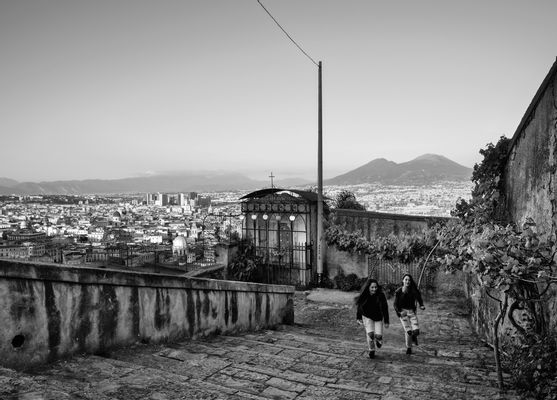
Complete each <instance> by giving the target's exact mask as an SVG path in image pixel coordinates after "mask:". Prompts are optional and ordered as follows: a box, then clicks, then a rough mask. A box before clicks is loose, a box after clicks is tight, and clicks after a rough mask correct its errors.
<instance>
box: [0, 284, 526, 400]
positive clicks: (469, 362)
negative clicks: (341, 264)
mask: <svg viewBox="0 0 557 400" xmlns="http://www.w3.org/2000/svg"><path fill="white" fill-rule="evenodd" d="M353 296H354V293H350V294H346V293H342V292H337V291H333V290H330V291H327V290H323V289H321V290H317V291H314V292H311V293H310V294H309V296H307V298H306V297H305V296H304V294H303V293H302V292H297V294H296V299H295V313H296V324H295V325H293V326H281V327H279V328H278V329H277V330H268V331H262V332H258V333H250V334H244V335H238V336H216V337H212V338H208V339H197V340H191V341H185V342H182V343H176V344H167V345H146V344H137V345H135V346H133V347H130V348H126V349H120V350H116V351H114V352H112V353H111V354H104V355H103V356H92V355H84V356H80V357H73V358H71V359H68V360H63V361H59V362H57V363H54V364H51V365H48V366H45V367H41V368H38V369H36V370H34V371H28V372H25V373H24V372H16V371H14V370H9V369H2V368H0V399H6V400H8V399H18V400H39V399H41V400H43V399H95V400H96V399H99V400H102V399H126V400H127V399H152V400H166V399H297V400H302V399H380V400H396V399H434V400H435V399H439V400H440V399H514V398H516V396H514V394H512V393H505V394H503V395H500V394H499V392H498V390H497V382H496V374H495V368H494V362H493V354H492V351H491V350H490V349H489V348H486V347H484V346H482V344H481V342H480V341H479V340H478V338H477V337H476V336H475V335H474V334H473V333H472V330H471V328H470V325H469V323H468V321H467V319H466V313H465V310H463V309H462V306H461V305H462V301H461V300H458V299H443V300H432V301H429V302H428V301H426V307H427V309H426V311H424V312H421V313H420V314H419V318H420V324H421V327H420V328H421V331H422V332H423V334H422V335H421V336H420V345H419V347H415V348H414V349H415V354H413V355H411V356H408V355H406V354H405V353H404V350H405V349H404V336H403V330H402V327H401V326H400V322H399V321H398V320H396V316H395V315H394V312H391V310H392V305H390V309H389V311H390V312H391V320H392V321H391V326H390V328H389V329H387V330H386V331H385V335H384V336H385V341H384V345H383V347H382V348H381V349H380V350H379V351H378V353H377V358H375V359H374V360H370V359H369V358H368V357H367V350H366V344H365V334H364V331H363V328H362V327H360V326H359V325H357V324H356V322H355V310H354V308H353V306H352V304H351V301H352V298H353Z"/></svg>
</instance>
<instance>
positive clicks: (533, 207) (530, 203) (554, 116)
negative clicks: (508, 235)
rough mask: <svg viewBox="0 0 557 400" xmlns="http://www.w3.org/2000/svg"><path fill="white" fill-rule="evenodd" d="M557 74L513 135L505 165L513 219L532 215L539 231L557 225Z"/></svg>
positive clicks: (548, 80)
mask: <svg viewBox="0 0 557 400" xmlns="http://www.w3.org/2000/svg"><path fill="white" fill-rule="evenodd" d="M556 85H557V74H556V71H555V66H554V67H553V68H552V71H551V72H550V74H549V75H548V77H547V78H546V80H545V81H544V82H543V84H542V86H541V87H540V89H539V90H538V93H537V94H536V96H535V97H534V100H532V103H531V104H530V107H529V108H528V110H527V112H526V114H525V115H524V118H523V119H522V121H521V123H520V125H519V127H518V129H517V131H516V133H515V134H514V136H513V138H512V144H511V150H510V153H509V157H508V161H507V164H506V168H505V196H506V206H507V207H506V208H507V212H508V213H509V217H510V219H511V220H512V221H514V222H516V223H518V224H522V223H523V222H524V221H525V220H526V218H528V217H530V218H532V219H533V220H534V221H535V222H536V224H537V228H538V231H539V232H541V233H543V234H544V235H546V236H547V235H552V234H555V232H556V227H557V204H556V203H555V200H556V194H557V192H556V189H557V185H556V179H557V174H556V171H557V98H556V93H555V92H556Z"/></svg>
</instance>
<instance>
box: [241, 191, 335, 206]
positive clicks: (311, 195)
mask: <svg viewBox="0 0 557 400" xmlns="http://www.w3.org/2000/svg"><path fill="white" fill-rule="evenodd" d="M279 192H290V193H294V194H296V195H298V196H300V197H301V198H303V199H304V200H306V201H309V202H311V203H315V202H317V193H315V192H310V191H309V190H297V189H281V188H267V189H261V190H256V191H255V192H251V193H248V194H246V195H245V196H242V197H240V200H246V199H260V198H262V197H265V196H269V195H271V194H276V193H279ZM323 200H328V198H327V197H325V196H323Z"/></svg>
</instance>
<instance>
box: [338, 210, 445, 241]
mask: <svg viewBox="0 0 557 400" xmlns="http://www.w3.org/2000/svg"><path fill="white" fill-rule="evenodd" d="M449 219H450V218H443V217H425V216H419V215H403V214H390V213H379V212H375V211H356V210H342V209H337V210H335V211H334V212H333V213H332V215H331V220H332V222H333V223H334V224H335V225H339V226H341V227H343V228H344V229H345V230H346V231H348V232H361V233H362V235H363V236H364V237H365V238H367V239H368V240H369V239H371V238H372V237H377V236H389V235H391V234H394V235H399V234H406V233H413V232H422V231H423V230H424V229H425V228H427V227H428V226H430V225H432V224H434V223H436V222H440V221H447V220H449Z"/></svg>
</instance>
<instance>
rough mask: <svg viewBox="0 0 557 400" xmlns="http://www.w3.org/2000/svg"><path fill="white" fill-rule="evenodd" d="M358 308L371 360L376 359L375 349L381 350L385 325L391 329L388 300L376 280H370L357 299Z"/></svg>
mask: <svg viewBox="0 0 557 400" xmlns="http://www.w3.org/2000/svg"><path fill="white" fill-rule="evenodd" d="M355 302H356V306H357V313H356V320H357V321H358V324H360V325H363V326H364V327H365V329H366V340H367V345H368V350H369V358H374V357H375V348H376V347H377V348H378V349H379V348H381V346H382V344H383V342H382V340H383V324H385V328H388V327H389V308H388V306H387V298H386V297H385V295H384V294H383V291H382V290H381V286H379V283H378V282H377V281H376V280H375V279H371V278H370V279H368V280H367V281H366V282H365V283H364V285H363V286H362V289H361V290H360V295H359V296H358V297H356V299H355Z"/></svg>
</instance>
